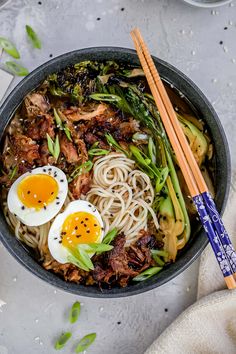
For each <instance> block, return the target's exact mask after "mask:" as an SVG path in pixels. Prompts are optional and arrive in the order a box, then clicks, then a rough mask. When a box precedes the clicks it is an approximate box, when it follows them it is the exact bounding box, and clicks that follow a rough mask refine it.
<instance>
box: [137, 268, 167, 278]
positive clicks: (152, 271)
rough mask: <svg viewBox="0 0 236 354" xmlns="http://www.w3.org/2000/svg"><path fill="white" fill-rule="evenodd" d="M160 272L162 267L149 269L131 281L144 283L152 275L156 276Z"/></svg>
mask: <svg viewBox="0 0 236 354" xmlns="http://www.w3.org/2000/svg"><path fill="white" fill-rule="evenodd" d="M160 270H162V267H151V268H148V269H147V270H145V271H144V272H142V273H140V274H139V275H137V276H136V277H134V278H133V279H132V280H133V281H144V280H146V279H149V278H151V277H152V276H153V275H155V274H157V273H159V272H160Z"/></svg>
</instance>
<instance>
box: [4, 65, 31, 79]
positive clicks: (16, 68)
mask: <svg viewBox="0 0 236 354" xmlns="http://www.w3.org/2000/svg"><path fill="white" fill-rule="evenodd" d="M5 65H6V67H7V69H8V70H9V71H10V72H12V74H14V75H17V76H26V75H28V74H29V71H28V70H27V69H26V68H24V67H23V66H21V65H19V64H17V63H16V62H15V61H7V62H6V63H5Z"/></svg>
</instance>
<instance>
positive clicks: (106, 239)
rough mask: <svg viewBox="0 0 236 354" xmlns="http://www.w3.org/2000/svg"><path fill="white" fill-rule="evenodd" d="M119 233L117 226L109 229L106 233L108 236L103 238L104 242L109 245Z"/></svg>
mask: <svg viewBox="0 0 236 354" xmlns="http://www.w3.org/2000/svg"><path fill="white" fill-rule="evenodd" d="M117 233H118V230H117V228H116V227H114V229H112V230H111V231H109V232H108V233H107V234H106V236H105V237H104V239H103V243H106V244H107V245H109V244H110V243H111V242H112V241H113V240H114V238H115V237H116V235H117Z"/></svg>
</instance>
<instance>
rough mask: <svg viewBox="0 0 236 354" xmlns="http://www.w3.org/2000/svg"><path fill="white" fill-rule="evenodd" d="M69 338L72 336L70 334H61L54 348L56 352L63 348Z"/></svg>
mask: <svg viewBox="0 0 236 354" xmlns="http://www.w3.org/2000/svg"><path fill="white" fill-rule="evenodd" d="M71 336H72V333H71V332H66V333H63V334H62V335H61V336H60V337H59V338H58V340H57V341H56V343H55V345H54V348H55V349H56V350H60V349H62V348H64V346H65V344H66V343H67V342H68V340H69V339H70V338H71Z"/></svg>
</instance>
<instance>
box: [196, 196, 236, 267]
mask: <svg viewBox="0 0 236 354" xmlns="http://www.w3.org/2000/svg"><path fill="white" fill-rule="evenodd" d="M202 197H203V200H204V202H205V206H206V209H207V211H208V213H209V215H210V217H211V219H212V221H213V223H214V228H215V229H216V231H217V233H218V235H220V237H221V240H222V242H221V243H222V245H223V248H224V250H225V253H226V254H227V255H228V259H229V260H230V265H231V267H232V270H233V272H236V251H235V249H234V246H233V245H232V243H231V240H230V238H229V235H228V232H227V230H226V229H225V226H224V223H223V221H222V219H221V217H220V214H219V213H218V211H217V209H216V205H215V202H214V200H213V199H212V196H211V195H210V193H209V192H205V193H202Z"/></svg>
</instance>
